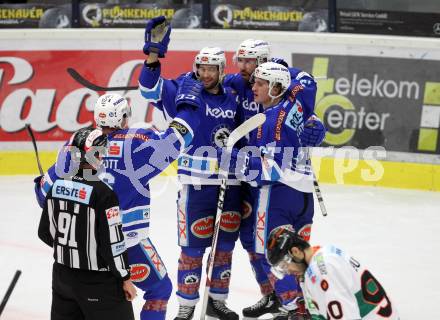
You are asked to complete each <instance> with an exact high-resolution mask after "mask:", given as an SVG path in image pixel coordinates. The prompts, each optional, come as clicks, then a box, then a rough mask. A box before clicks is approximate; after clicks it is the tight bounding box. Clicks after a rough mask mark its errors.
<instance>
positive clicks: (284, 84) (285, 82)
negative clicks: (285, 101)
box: [254, 62, 291, 99]
mask: <svg viewBox="0 0 440 320" xmlns="http://www.w3.org/2000/svg"><path fill="white" fill-rule="evenodd" d="M254 76H255V78H259V79H263V80H267V81H269V97H271V98H272V99H276V98H279V97H281V96H282V95H283V94H284V92H286V90H287V88H289V86H290V82H291V78H290V72H289V69H287V68H286V67H285V66H283V65H282V64H279V63H275V62H265V63H263V64H262V65H259V66H258V67H257V68H256V69H255V73H254ZM277 84H280V85H281V92H280V94H279V95H277V96H272V94H271V91H272V89H273V88H274V87H275V86H276V85H277Z"/></svg>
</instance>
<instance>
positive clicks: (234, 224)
mask: <svg viewBox="0 0 440 320" xmlns="http://www.w3.org/2000/svg"><path fill="white" fill-rule="evenodd" d="M240 222H241V215H240V213H239V212H237V211H226V212H223V213H222V219H221V221H220V229H222V230H223V231H226V232H235V231H237V230H238V228H240Z"/></svg>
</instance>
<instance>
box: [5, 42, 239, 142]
mask: <svg viewBox="0 0 440 320" xmlns="http://www.w3.org/2000/svg"><path fill="white" fill-rule="evenodd" d="M195 49H196V50H197V49H198V48H195ZM196 52H197V51H170V52H168V53H167V56H166V58H165V59H161V62H162V75H163V76H164V77H165V78H173V77H176V76H178V75H180V74H181V73H184V72H188V71H191V70H192V66H193V61H194V56H195V54H196ZM227 57H228V62H229V65H230V67H229V69H228V70H227V71H228V72H234V70H233V66H231V65H232V63H231V62H232V59H231V58H232V53H228V55H227ZM144 59H145V56H144V54H143V53H142V51H141V50H138V51H135V50H130V51H119V50H99V51H98V50H96V51H93V50H69V51H54V50H47V51H0V106H1V107H0V108H1V109H0V141H2V142H12V141H29V137H28V135H27V133H26V130H25V125H26V124H30V125H31V128H32V129H33V130H34V132H35V136H36V139H37V140H39V141H65V140H67V139H68V138H69V137H70V134H71V133H72V132H74V131H76V130H78V129H79V128H81V127H84V126H87V125H92V124H93V104H94V102H95V101H96V99H97V98H98V96H99V95H101V94H104V93H105V91H100V92H95V91H92V90H90V89H87V88H85V87H83V86H82V85H81V84H79V83H78V82H76V81H75V80H74V79H73V78H72V77H71V76H70V75H69V74H68V73H67V71H66V70H67V69H68V68H72V69H74V70H76V71H77V72H78V73H79V74H80V75H82V76H83V77H84V78H85V79H87V80H88V81H90V82H92V83H94V84H98V85H100V86H104V87H114V86H123V87H124V86H137V78H138V75H139V72H140V70H141V66H142V64H143V62H144ZM118 93H120V94H122V95H124V96H125V97H126V98H127V99H129V100H130V102H131V105H132V111H133V119H134V121H136V122H138V121H139V122H159V124H160V121H163V119H162V117H161V113H160V112H159V111H158V110H157V109H155V108H152V107H149V103H148V101H146V100H145V99H144V98H143V97H142V96H141V95H140V93H139V92H138V90H130V91H120V92H118ZM156 120H157V121H156Z"/></svg>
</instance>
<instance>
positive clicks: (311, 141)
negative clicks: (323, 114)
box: [299, 115, 327, 147]
mask: <svg viewBox="0 0 440 320" xmlns="http://www.w3.org/2000/svg"><path fill="white" fill-rule="evenodd" d="M326 131H327V129H326V128H325V127H324V124H323V123H322V121H321V120H320V119H319V118H318V117H317V116H316V115H312V116H311V117H310V118H309V119H307V121H306V122H305V123H304V130H303V131H302V132H301V133H300V135H299V139H300V141H301V145H302V146H303V147H317V146H319V145H320V144H321V143H322V141H324V138H325V133H326Z"/></svg>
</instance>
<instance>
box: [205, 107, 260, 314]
mask: <svg viewBox="0 0 440 320" xmlns="http://www.w3.org/2000/svg"><path fill="white" fill-rule="evenodd" d="M264 121H266V115H264V114H263V113H258V114H256V115H255V116H253V117H252V118H250V119H248V120H246V121H245V122H243V123H242V124H241V125H240V126H238V127H237V128H236V129H235V130H234V131H232V132H231V134H230V135H229V137H228V141H227V143H226V150H227V151H229V152H232V147H233V146H234V145H235V144H236V143H237V142H238V141H239V140H240V139H241V138H243V137H244V136H245V135H246V134H248V133H249V132H251V131H252V130H254V129H256V128H257V127H258V126H260V125H262V124H263V123H264ZM219 177H220V178H221V184H220V193H219V196H218V202H217V213H216V216H215V224H214V233H213V235H212V245H211V252H210V253H209V258H208V271H207V275H206V278H207V279H206V286H205V293H204V296H203V304H202V311H201V314H200V319H201V320H204V319H205V316H206V308H207V305H208V294H209V288H210V283H211V277H212V271H213V269H214V257H215V253H216V251H217V240H218V233H219V230H220V222H221V217H222V212H223V202H224V200H225V193H226V183H227V181H228V172H227V171H226V170H225V169H224V168H221V167H220V169H219Z"/></svg>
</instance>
